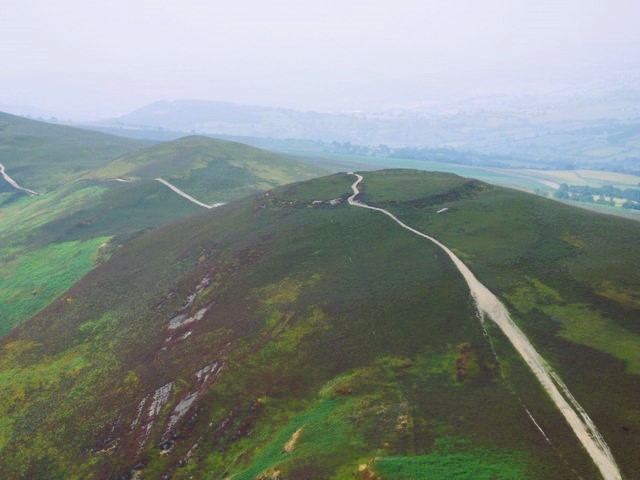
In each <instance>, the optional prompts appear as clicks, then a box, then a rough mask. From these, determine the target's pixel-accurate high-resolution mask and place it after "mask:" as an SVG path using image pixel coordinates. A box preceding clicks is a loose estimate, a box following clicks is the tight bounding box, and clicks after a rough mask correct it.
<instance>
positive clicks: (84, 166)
mask: <svg viewBox="0 0 640 480" xmlns="http://www.w3.org/2000/svg"><path fill="white" fill-rule="evenodd" d="M145 145H149V142H146V141H142V140H133V139H129V138H123V137H117V136H115V135H107V134H104V133H98V132H94V131H90V130H83V129H80V128H73V127H67V126H63V125H54V124H51V123H45V122H39V121H35V120H30V119H27V118H23V117H18V116H15V115H10V114H8V113H2V112H0V163H2V164H4V165H5V167H6V168H7V170H8V172H9V174H10V175H11V177H12V178H14V179H15V180H16V181H17V182H18V183H19V184H21V185H23V186H25V187H27V188H30V189H32V190H35V191H37V192H39V193H45V192H48V191H51V190H53V189H54V188H56V187H59V186H61V185H64V184H66V183H68V182H70V181H71V180H73V179H75V178H77V177H79V176H80V175H81V174H82V173H84V172H86V171H87V170H89V169H92V168H96V167H99V166H101V165H103V164H105V163H107V162H108V161H110V160H112V159H114V158H115V157H117V156H119V155H122V154H124V153H127V152H131V151H133V150H136V149H138V148H141V147H143V146H145ZM4 183H5V182H4V181H2V182H1V183H0V185H2V186H1V187H0V192H3V191H10V189H8V188H7V187H6V185H4Z"/></svg>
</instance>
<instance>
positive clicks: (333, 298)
mask: <svg viewBox="0 0 640 480" xmlns="http://www.w3.org/2000/svg"><path fill="white" fill-rule="evenodd" d="M187 141H188V142H189V141H191V140H187ZM160 163H164V161H163V162H160ZM353 182H354V176H353V175H347V174H336V175H332V176H328V177H323V178H319V179H313V180H310V181H306V182H300V183H295V184H293V185H288V186H284V187H279V188H276V189H274V190H271V191H268V192H263V193H260V194H257V195H255V196H251V197H248V198H245V199H242V200H239V201H236V202H231V203H229V204H227V205H225V206H224V207H221V208H220V209H216V210H212V211H205V212H204V213H203V214H202V215H198V216H195V217H190V218H188V219H184V220H181V221H179V222H178V223H175V224H173V225H169V226H165V227H163V228H160V229H157V230H155V231H153V232H150V233H148V234H146V235H143V236H140V237H138V238H137V239H135V240H133V241H131V242H129V243H128V244H127V245H125V246H123V247H122V248H119V249H117V251H115V252H114V253H113V255H112V256H111V258H110V259H109V260H107V261H106V262H104V263H103V264H102V265H100V266H99V267H98V268H96V269H95V270H94V271H92V272H91V273H90V274H89V275H87V276H86V277H85V278H83V279H82V280H81V281H80V282H79V283H77V284H76V285H74V286H73V287H72V288H71V289H69V290H68V291H66V292H64V293H63V294H62V295H61V296H60V297H59V298H58V299H57V301H55V302H54V303H53V304H52V305H50V306H49V307H48V308H46V309H44V310H43V311H42V312H40V313H39V314H38V315H36V316H35V317H33V318H32V319H30V320H29V321H28V322H25V323H24V324H23V325H21V326H19V327H18V328H17V329H15V330H14V331H13V332H11V333H10V334H9V335H8V336H6V337H5V338H3V339H2V340H0V387H1V388H0V419H1V420H2V421H1V422H0V476H2V478H3V479H10V480H14V479H32V478H47V479H68V478H96V479H132V478H148V479H162V478H173V479H177V480H180V479H189V478H197V479H199V478H203V479H205V478H212V479H236V480H257V479H261V480H266V479H270V480H273V479H309V480H326V479H348V478H353V479H356V480H374V479H376V480H406V479H412V478H416V479H423V478H437V479H449V478H457V479H461V480H476V479H490V478H499V479H501V480H523V479H529V480H548V479H565V478H566V479H570V478H578V477H579V478H583V479H585V480H596V479H601V478H602V476H601V474H600V473H599V471H598V469H597V467H596V466H595V464H594V462H593V461H592V459H591V458H590V457H589V455H588V453H587V451H586V450H585V449H584V448H583V447H582V446H581V444H580V442H579V441H578V438H577V437H576V435H574V433H573V431H572V430H571V429H570V428H569V424H568V423H567V422H566V421H565V420H564V418H563V416H562V414H561V413H560V410H559V409H558V408H556V406H554V404H552V402H551V399H550V397H549V396H548V395H547V394H546V393H545V391H544V390H543V389H542V387H541V386H540V384H539V383H538V381H537V380H536V378H535V377H534V375H533V373H532V371H531V370H530V369H529V367H528V366H527V365H526V364H525V363H524V362H523V360H522V358H521V357H520V355H519V354H518V353H517V352H516V350H515V349H514V348H513V346H512V343H511V342H510V341H509V340H508V339H507V337H506V336H505V335H504V334H503V333H502V331H501V330H500V329H499V328H498V327H497V326H496V324H495V323H494V322H493V321H491V319H490V318H488V317H485V318H484V319H481V318H479V317H478V314H477V311H476V308H475V305H474V302H473V300H472V298H471V295H470V293H469V288H468V286H467V284H466V283H465V281H464V280H463V277H462V276H461V275H460V273H459V271H458V270H457V269H456V268H455V267H454V264H453V263H452V261H451V258H450V257H449V256H448V255H447V254H446V253H445V252H444V251H443V250H442V249H441V248H439V247H438V246H436V245H435V244H434V243H432V242H431V241H429V240H428V239H425V238H421V237H419V236H417V235H415V233H414V232H411V231H408V230H407V229H405V228H401V227H400V226H399V225H398V224H397V223H395V222H394V221H393V220H392V219H391V218H389V217H387V216H385V215H383V214H382V213H381V212H377V211H371V210H365V209H363V208H357V207H355V206H352V205H350V204H349V203H348V202H347V198H348V197H349V196H350V195H351V192H352V183H353ZM360 188H361V191H362V194H361V195H360V197H359V200H361V201H363V202H366V203H368V204H370V205H372V206H375V207H377V208H385V209H387V210H389V211H390V212H392V213H393V214H394V215H396V216H397V217H398V218H399V219H401V220H402V221H404V222H406V223H407V224H409V225H410V226H412V227H414V228H417V229H419V230H420V231H424V232H426V233H428V234H430V235H434V236H435V237H436V238H437V239H438V240H440V241H442V242H443V243H444V244H445V245H447V246H448V247H449V248H451V249H452V250H453V251H454V252H455V253H456V255H457V256H458V257H459V258H460V259H462V260H463V261H464V262H465V263H466V264H467V265H468V266H469V267H470V268H471V270H473V272H474V273H475V275H476V277H477V279H478V280H479V281H480V282H482V283H483V284H485V285H486V286H487V287H488V288H490V289H491V291H493V292H494V293H495V294H496V295H497V296H498V297H499V298H500V299H501V300H502V302H503V303H504V304H505V305H506V307H507V308H508V310H509V311H510V313H511V315H512V317H513V319H514V321H515V322H516V323H517V325H518V326H519V327H520V328H521V329H522V331H523V332H524V334H525V335H526V336H527V337H528V338H529V339H530V340H531V343H532V344H533V345H534V346H535V348H536V349H537V350H538V351H539V352H540V353H541V354H542V356H543V357H544V358H545V359H546V360H547V361H548V362H549V364H550V365H551V367H552V368H553V369H555V371H556V372H557V373H558V374H559V377H558V378H562V379H564V381H565V382H566V384H567V388H568V390H570V391H571V393H572V394H573V395H574V397H575V398H573V397H571V398H572V399H571V403H570V404H567V407H566V409H568V410H572V409H574V408H577V407H576V406H575V405H576V404H577V403H579V404H580V405H582V407H584V410H585V412H586V413H583V412H581V413H580V414H579V415H578V414H576V415H577V418H578V420H577V421H578V422H580V421H582V420H580V418H582V419H584V418H586V417H585V415H587V414H588V415H589V417H591V418H592V419H593V421H594V424H595V425H596V426H597V428H598V430H599V431H600V433H601V434H602V436H603V438H604V441H606V443H607V444H608V445H609V447H610V448H611V451H612V452H613V457H614V458H615V460H616V461H617V463H618V465H619V467H620V470H621V471H622V474H623V477H624V478H634V476H635V475H636V472H638V471H640V458H639V457H638V455H637V453H638V451H639V449H640V381H639V378H640V377H639V375H640V354H639V352H638V345H640V324H639V322H638V319H639V318H640V301H639V299H638V296H637V292H638V291H639V289H640V274H639V271H638V268H637V265H638V264H639V262H640V251H639V250H638V248H637V245H638V241H639V240H640V224H638V223H635V222H630V221H625V220H623V219H620V218H614V217H608V216H604V215H598V214H595V213H592V212H587V211H584V210H579V209H575V208H571V207H568V206H566V205H562V204H560V203H557V202H553V201H550V200H546V199H543V198H539V197H536V196H533V195H529V194H524V193H521V192H516V191H513V190H508V189H503V188H499V187H492V186H490V185H487V184H484V183H482V182H479V181H477V180H470V179H464V178H461V177H457V176H453V175H447V174H436V173H430V172H418V171H411V170H395V171H383V172H376V173H364V183H363V184H361V186H360ZM545 365H546V364H545ZM541 368H542V367H541ZM545 368H547V367H545ZM555 382H556V383H557V384H558V385H560V384H561V383H560V380H558V379H556V380H555ZM585 436H586V437H588V438H590V439H592V440H594V441H596V440H597V439H598V438H597V437H596V435H595V434H594V435H593V436H589V435H585ZM614 473H615V472H614ZM608 478H619V477H616V476H615V475H614V476H609V477H608Z"/></svg>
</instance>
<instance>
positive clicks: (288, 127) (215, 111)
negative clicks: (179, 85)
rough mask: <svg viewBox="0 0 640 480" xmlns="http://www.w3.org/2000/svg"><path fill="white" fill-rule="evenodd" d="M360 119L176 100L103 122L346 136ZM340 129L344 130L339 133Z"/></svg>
mask: <svg viewBox="0 0 640 480" xmlns="http://www.w3.org/2000/svg"><path fill="white" fill-rule="evenodd" d="M358 123H359V120H358V119H357V118H354V117H352V116H349V115H336V114H325V113H317V112H300V111H296V110H290V109H284V108H271V107H259V106H248V105H238V104H234V103H228V102H210V101H201V100H176V101H172V102H168V101H160V102H155V103H152V104H150V105H147V106H145V107H142V108H140V109H138V110H135V111H133V112H131V113H129V114H126V115H123V116H121V117H118V118H116V119H112V120H109V121H105V122H100V124H104V125H133V126H144V127H154V128H163V129H168V130H178V131H184V132H191V131H193V132H194V133H195V132H198V133H217V134H226V135H240V136H249V137H278V138H284V137H293V138H311V139H316V138H321V139H327V138H331V139H337V140H347V139H349V138H350V136H351V134H352V132H353V130H354V129H355V128H356V127H357V124H358ZM340 129H343V130H344V131H345V133H344V134H340Z"/></svg>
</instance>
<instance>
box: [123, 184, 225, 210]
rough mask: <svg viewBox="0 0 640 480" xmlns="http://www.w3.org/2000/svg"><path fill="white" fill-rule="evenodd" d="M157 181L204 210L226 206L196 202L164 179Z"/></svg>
mask: <svg viewBox="0 0 640 480" xmlns="http://www.w3.org/2000/svg"><path fill="white" fill-rule="evenodd" d="M116 180H119V181H125V182H126V180H123V179H116ZM155 180H156V181H158V182H160V183H162V184H163V185H166V186H167V187H169V188H170V189H171V190H173V191H174V192H176V193H177V194H178V195H180V196H181V197H184V198H186V199H187V200H189V201H190V202H191V203H195V204H196V205H200V206H201V207H204V208H216V207H221V206H222V205H224V202H221V203H214V204H213V205H207V204H206V203H202V202H201V201H200V200H196V199H195V198H193V197H192V196H191V195H189V194H188V193H186V192H183V191H182V190H180V189H179V188H178V187H176V186H175V185H174V184H172V183H169V182H167V181H166V180H165V179H164V178H156V179H155Z"/></svg>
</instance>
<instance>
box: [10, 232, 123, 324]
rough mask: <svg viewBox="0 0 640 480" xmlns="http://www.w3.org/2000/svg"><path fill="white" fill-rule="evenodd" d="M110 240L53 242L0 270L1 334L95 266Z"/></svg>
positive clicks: (104, 238) (42, 306)
mask: <svg viewBox="0 0 640 480" xmlns="http://www.w3.org/2000/svg"><path fill="white" fill-rule="evenodd" d="M109 238H110V237H98V238H94V239H91V240H87V241H84V242H81V241H73V242H65V243H56V244H52V245H49V246H47V247H45V248H41V249H39V250H36V251H33V252H30V253H26V254H25V255H22V256H20V257H19V258H18V259H16V260H14V261H11V262H8V263H6V264H4V265H3V268H2V270H0V334H4V333H6V332H8V331H9V330H10V329H11V328H12V327H13V326H14V325H16V324H17V323H20V322H23V321H25V320H27V319H28V318H30V317H31V316H33V315H34V314H35V313H36V312H38V310H40V309H42V308H44V307H45V306H46V305H48V304H49V303H50V302H51V301H53V300H54V299H55V298H56V297H58V296H59V295H61V294H62V293H63V292H65V291H66V290H67V289H68V288H69V287H71V285H73V284H74V283H75V282H77V281H78V280H79V279H80V278H82V277H83V276H84V275H85V274H86V273H87V272H88V271H89V270H91V269H92V268H93V267H94V266H95V260H94V256H95V254H96V252H97V251H98V249H99V248H100V246H101V245H103V244H104V243H105V242H107V241H108V240H109Z"/></svg>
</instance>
